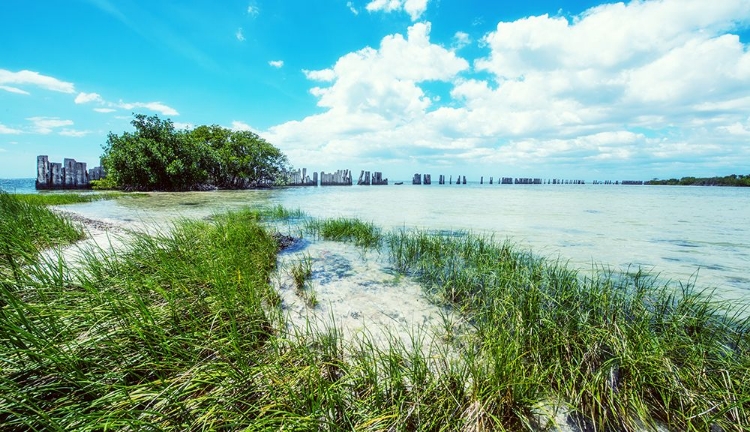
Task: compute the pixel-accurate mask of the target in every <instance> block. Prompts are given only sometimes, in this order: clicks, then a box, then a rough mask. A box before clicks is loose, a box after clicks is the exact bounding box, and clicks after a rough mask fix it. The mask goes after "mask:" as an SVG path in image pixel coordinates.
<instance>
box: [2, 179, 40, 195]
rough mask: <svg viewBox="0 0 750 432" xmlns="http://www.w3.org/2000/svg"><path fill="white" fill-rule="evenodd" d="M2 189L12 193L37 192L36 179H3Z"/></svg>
mask: <svg viewBox="0 0 750 432" xmlns="http://www.w3.org/2000/svg"><path fill="white" fill-rule="evenodd" d="M0 190H3V191H5V192H10V193H36V180H35V179H33V178H27V179H1V178H0Z"/></svg>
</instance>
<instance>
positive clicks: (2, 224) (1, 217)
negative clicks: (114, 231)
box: [0, 191, 83, 306]
mask: <svg viewBox="0 0 750 432" xmlns="http://www.w3.org/2000/svg"><path fill="white" fill-rule="evenodd" d="M32 196H36V195H22V196H19V195H13V194H8V193H6V192H3V191H0V279H1V278H2V276H4V275H9V274H11V273H12V274H13V275H14V276H15V277H16V278H17V277H18V272H19V271H20V266H22V265H26V264H29V263H31V262H33V261H34V260H35V259H36V257H37V253H38V251H39V250H41V249H43V248H47V247H50V246H54V245H61V244H68V243H72V242H74V241H76V240H80V239H81V238H83V232H82V231H81V229H80V228H78V227H76V226H74V225H73V224H72V223H71V222H70V221H68V220H67V219H65V218H63V217H61V216H59V215H56V214H55V213H52V212H51V211H50V210H49V209H47V208H45V207H44V206H43V205H42V204H41V203H39V202H38V201H37V200H32V199H30V197H32ZM31 201H35V202H31ZM0 306H2V303H0Z"/></svg>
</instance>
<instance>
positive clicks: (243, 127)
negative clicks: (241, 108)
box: [230, 120, 258, 133]
mask: <svg viewBox="0 0 750 432" xmlns="http://www.w3.org/2000/svg"><path fill="white" fill-rule="evenodd" d="M230 129H231V130H233V131H236V132H242V131H244V132H253V133H258V130H257V129H255V128H253V127H252V126H250V125H249V124H247V123H245V122H242V121H238V120H235V121H233V122H232V126H231V127H230Z"/></svg>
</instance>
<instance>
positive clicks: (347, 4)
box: [346, 2, 359, 15]
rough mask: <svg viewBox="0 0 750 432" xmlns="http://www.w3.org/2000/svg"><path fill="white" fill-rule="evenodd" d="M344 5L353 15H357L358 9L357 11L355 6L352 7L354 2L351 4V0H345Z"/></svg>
mask: <svg viewBox="0 0 750 432" xmlns="http://www.w3.org/2000/svg"><path fill="white" fill-rule="evenodd" d="M346 7H348V8H349V10H350V11H351V12H352V13H353V14H354V15H359V11H358V10H357V9H356V8H355V7H354V4H353V3H352V2H346Z"/></svg>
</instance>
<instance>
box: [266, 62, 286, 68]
mask: <svg viewBox="0 0 750 432" xmlns="http://www.w3.org/2000/svg"><path fill="white" fill-rule="evenodd" d="M268 64H269V65H271V66H272V67H275V68H276V69H279V68H282V67H284V60H271V61H269V62H268Z"/></svg>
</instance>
